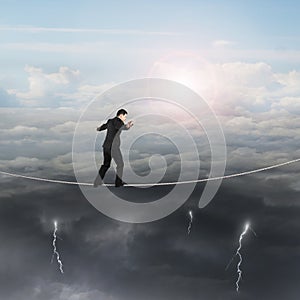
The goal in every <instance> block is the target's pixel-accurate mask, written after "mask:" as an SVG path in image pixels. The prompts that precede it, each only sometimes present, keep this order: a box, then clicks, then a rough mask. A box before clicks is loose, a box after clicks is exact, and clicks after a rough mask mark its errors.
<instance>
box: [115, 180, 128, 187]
mask: <svg viewBox="0 0 300 300" xmlns="http://www.w3.org/2000/svg"><path fill="white" fill-rule="evenodd" d="M125 184H127V183H126V182H125V181H121V182H116V183H115V187H120V186H123V185H125Z"/></svg>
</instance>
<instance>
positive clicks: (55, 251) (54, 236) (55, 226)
mask: <svg viewBox="0 0 300 300" xmlns="http://www.w3.org/2000/svg"><path fill="white" fill-rule="evenodd" d="M56 232H57V222H56V221H54V232H53V242H52V245H53V255H52V259H51V262H53V258H54V256H56V260H57V263H58V264H59V270H60V272H61V273H62V274H63V273H64V270H63V264H62V261H61V260H60V257H59V253H58V251H57V248H56V239H57V235H56Z"/></svg>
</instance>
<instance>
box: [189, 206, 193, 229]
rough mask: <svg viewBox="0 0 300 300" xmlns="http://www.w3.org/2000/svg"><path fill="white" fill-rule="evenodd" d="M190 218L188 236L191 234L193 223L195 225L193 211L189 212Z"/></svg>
mask: <svg viewBox="0 0 300 300" xmlns="http://www.w3.org/2000/svg"><path fill="white" fill-rule="evenodd" d="M189 216H190V222H189V226H188V234H190V233H191V229H192V223H193V212H192V211H191V210H190V211H189Z"/></svg>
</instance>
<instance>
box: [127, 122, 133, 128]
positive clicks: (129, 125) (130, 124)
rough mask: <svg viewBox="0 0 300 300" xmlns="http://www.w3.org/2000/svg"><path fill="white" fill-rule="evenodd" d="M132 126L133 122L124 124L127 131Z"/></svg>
mask: <svg viewBox="0 0 300 300" xmlns="http://www.w3.org/2000/svg"><path fill="white" fill-rule="evenodd" d="M132 126H133V121H129V122H128V123H127V124H126V127H127V128H128V129H129V128H130V127H132Z"/></svg>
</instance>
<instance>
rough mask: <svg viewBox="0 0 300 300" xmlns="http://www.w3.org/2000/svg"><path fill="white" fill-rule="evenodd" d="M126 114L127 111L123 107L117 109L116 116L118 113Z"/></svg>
mask: <svg viewBox="0 0 300 300" xmlns="http://www.w3.org/2000/svg"><path fill="white" fill-rule="evenodd" d="M127 114H128V112H127V111H126V110H125V109H123V108H121V109H119V110H118V112H117V117H118V116H119V115H127Z"/></svg>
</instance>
